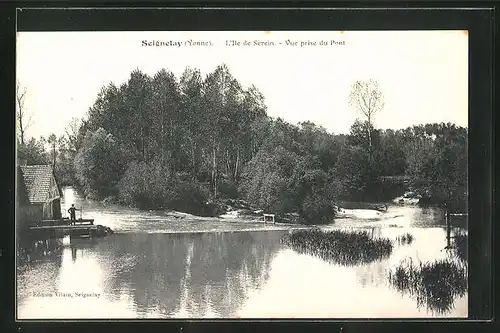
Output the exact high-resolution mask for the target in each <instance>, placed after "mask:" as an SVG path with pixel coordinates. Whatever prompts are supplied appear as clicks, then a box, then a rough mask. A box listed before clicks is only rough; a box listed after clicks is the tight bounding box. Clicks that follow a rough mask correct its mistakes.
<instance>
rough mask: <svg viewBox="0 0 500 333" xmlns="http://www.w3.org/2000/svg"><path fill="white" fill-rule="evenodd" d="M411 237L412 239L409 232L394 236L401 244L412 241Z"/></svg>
mask: <svg viewBox="0 0 500 333" xmlns="http://www.w3.org/2000/svg"><path fill="white" fill-rule="evenodd" d="M413 239H414V237H413V235H412V234H410V233H406V234H404V235H401V236H398V237H396V240H397V241H398V243H399V244H401V245H405V244H408V245H410V244H411V243H412V242H413Z"/></svg>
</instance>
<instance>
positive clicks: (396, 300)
mask: <svg viewBox="0 0 500 333" xmlns="http://www.w3.org/2000/svg"><path fill="white" fill-rule="evenodd" d="M16 48H17V55H16V57H17V70H16V71H17V96H16V107H17V117H16V122H17V124H16V125H17V163H18V166H17V172H16V176H17V177H16V179H17V189H16V196H17V197H16V198H17V200H16V227H17V234H16V246H17V257H16V265H17V272H16V292H17V294H16V308H17V319H19V320H23V319H123V318H126V319H136V318H155V319H167V318H189V319H197V318H228V319H231V318H431V317H448V318H449V317H453V318H466V317H467V316H468V301H467V299H468V275H467V271H468V256H467V243H468V241H467V239H468V227H467V192H468V188H467V179H468V177H467V165H468V161H467V142H468V88H469V87H468V35H467V32H466V31H461V30H460V31H454V30H447V31H189V32H188V31H169V32H158V31H157V32H148V31H137V32H134V31H129V32H126V31H114V32H98V31H92V32H90V31H89V32H19V33H18V34H17V46H16Z"/></svg>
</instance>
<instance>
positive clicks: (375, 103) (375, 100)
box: [349, 80, 384, 149]
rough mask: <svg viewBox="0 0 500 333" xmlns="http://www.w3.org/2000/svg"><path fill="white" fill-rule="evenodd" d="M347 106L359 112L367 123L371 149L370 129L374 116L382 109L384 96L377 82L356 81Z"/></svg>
mask: <svg viewBox="0 0 500 333" xmlns="http://www.w3.org/2000/svg"><path fill="white" fill-rule="evenodd" d="M349 105H350V106H353V107H355V108H356V109H357V110H358V111H359V112H361V113H362V114H363V115H364V116H365V117H366V118H367V121H368V142H369V147H370V149H371V146H372V140H371V133H370V128H372V126H373V123H372V122H373V118H374V116H375V114H376V113H377V112H379V111H381V110H382V109H383V108H384V96H383V94H382V92H381V91H380V87H379V84H378V82H377V81H375V80H369V81H356V83H354V84H353V85H352V87H351V92H350V94H349Z"/></svg>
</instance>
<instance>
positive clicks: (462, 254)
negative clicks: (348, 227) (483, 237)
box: [453, 232, 468, 262]
mask: <svg viewBox="0 0 500 333" xmlns="http://www.w3.org/2000/svg"><path fill="white" fill-rule="evenodd" d="M453 245H454V248H455V251H456V254H457V256H458V258H460V260H462V261H465V262H466V261H467V259H468V256H467V250H468V247H467V246H468V236H467V234H466V233H464V232H459V233H457V234H456V235H455V237H454V238H453Z"/></svg>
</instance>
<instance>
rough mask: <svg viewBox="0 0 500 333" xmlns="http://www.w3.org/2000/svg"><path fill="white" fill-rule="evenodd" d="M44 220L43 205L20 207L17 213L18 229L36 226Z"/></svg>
mask: <svg viewBox="0 0 500 333" xmlns="http://www.w3.org/2000/svg"><path fill="white" fill-rule="evenodd" d="M42 218H43V205H42V204H32V205H19V206H18V209H17V213H16V220H17V221H16V222H17V227H18V228H25V227H27V226H30V225H34V224H36V223H37V222H39V221H40V220H42Z"/></svg>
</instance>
